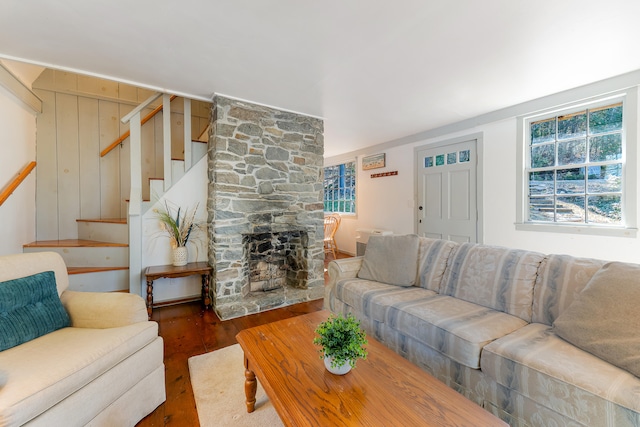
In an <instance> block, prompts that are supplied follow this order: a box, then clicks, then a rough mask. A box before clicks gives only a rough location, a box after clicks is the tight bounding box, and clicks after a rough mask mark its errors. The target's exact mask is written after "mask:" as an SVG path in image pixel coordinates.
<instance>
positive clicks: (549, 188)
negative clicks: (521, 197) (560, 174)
mask: <svg viewBox="0 0 640 427" xmlns="http://www.w3.org/2000/svg"><path fill="white" fill-rule="evenodd" d="M553 175H554V173H553V171H544V172H530V173H529V194H531V195H536V194H553V193H554V182H553Z"/></svg>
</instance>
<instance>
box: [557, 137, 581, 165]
mask: <svg viewBox="0 0 640 427" xmlns="http://www.w3.org/2000/svg"><path fill="white" fill-rule="evenodd" d="M586 159H587V140H586V139H573V140H570V141H562V142H558V165H572V164H576V163H584V162H585V161H586Z"/></svg>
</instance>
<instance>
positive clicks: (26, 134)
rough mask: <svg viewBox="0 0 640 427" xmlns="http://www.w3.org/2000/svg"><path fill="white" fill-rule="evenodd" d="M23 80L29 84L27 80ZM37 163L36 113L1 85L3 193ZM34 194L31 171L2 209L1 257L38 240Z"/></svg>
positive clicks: (0, 181) (0, 173)
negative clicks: (28, 166)
mask: <svg viewBox="0 0 640 427" xmlns="http://www.w3.org/2000/svg"><path fill="white" fill-rule="evenodd" d="M7 68H9V67H8V66H7ZM14 74H17V73H15V72H14ZM16 76H17V77H19V78H20V76H19V75H16ZM20 80H22V81H23V82H24V81H25V80H27V83H29V84H30V82H28V80H29V79H28V78H26V79H23V78H20ZM29 87H30V86H29ZM35 159H36V113H35V112H34V111H33V110H31V109H30V108H29V107H27V106H26V105H25V104H24V103H23V102H22V101H20V100H18V99H17V98H16V97H15V96H14V95H13V94H11V93H10V92H9V91H7V90H6V89H5V88H4V87H3V86H2V85H0V190H2V189H4V188H6V187H7V186H8V185H9V183H10V182H11V181H13V179H14V178H15V177H16V176H17V175H18V174H19V173H20V172H21V171H22V169H24V167H25V166H27V165H28V164H29V163H30V162H32V161H34V160H35ZM35 193H36V185H35V171H32V172H31V174H30V175H29V176H28V177H27V178H26V180H25V181H24V182H23V183H22V184H21V185H20V186H19V187H18V188H17V189H16V191H15V192H14V193H13V194H12V195H11V196H10V197H9V198H8V199H7V201H6V202H5V203H4V204H3V205H2V206H0V224H2V225H1V226H0V242H1V243H0V255H7V254H14V253H20V252H22V245H24V244H25V243H30V242H33V241H34V240H35V236H36V232H35V227H36V224H35V215H36V211H35V197H36V196H35Z"/></svg>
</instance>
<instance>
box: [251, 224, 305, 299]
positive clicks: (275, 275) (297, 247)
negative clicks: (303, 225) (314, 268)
mask: <svg viewBox="0 0 640 427" xmlns="http://www.w3.org/2000/svg"><path fill="white" fill-rule="evenodd" d="M307 240H308V239H307V236H306V232H304V231H301V230H289V231H281V232H269V233H252V234H243V241H244V247H245V251H246V257H245V259H246V261H247V267H248V274H247V276H248V282H249V283H248V284H249V286H248V287H247V291H248V292H251V293H254V292H269V291H274V290H276V289H281V288H283V287H286V286H290V287H293V288H301V289H306V287H307V278H308V273H307V268H306V264H307V261H306V250H307V249H306V244H307Z"/></svg>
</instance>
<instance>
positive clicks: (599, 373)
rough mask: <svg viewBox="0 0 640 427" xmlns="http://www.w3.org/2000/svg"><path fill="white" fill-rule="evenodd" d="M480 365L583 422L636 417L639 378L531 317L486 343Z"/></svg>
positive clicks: (498, 378)
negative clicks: (572, 342)
mask: <svg viewBox="0 0 640 427" xmlns="http://www.w3.org/2000/svg"><path fill="white" fill-rule="evenodd" d="M481 365H482V371H483V372H484V373H485V374H487V375H489V376H490V377H491V378H493V379H494V380H495V381H496V382H498V383H499V384H501V385H503V386H505V387H508V388H511V389H515V390H518V392H519V393H520V394H522V395H524V396H525V397H527V398H529V399H531V400H533V401H535V402H537V403H539V404H541V405H543V406H546V407H548V408H550V409H552V410H554V411H556V412H558V413H560V414H562V415H565V416H567V417H570V418H572V419H574V420H578V421H580V422H582V423H584V424H585V425H593V426H595V425H616V422H613V424H612V421H611V420H616V419H618V420H621V419H628V417H633V416H635V417H636V419H637V412H638V411H640V379H638V378H637V377H635V376H633V375H632V374H630V373H628V372H626V371H624V370H622V369H620V368H617V367H615V366H613V365H611V364H609V363H607V362H605V361H604V360H602V359H599V358H597V357H596V356H593V355H592V354H590V353H587V352H585V351H583V350H580V349H579V348H578V347H575V346H574V345H572V344H570V343H568V342H566V341H564V340H563V339H561V338H560V337H558V336H557V335H555V334H554V333H553V330H552V328H551V327H550V326H548V325H544V324H540V323H532V324H530V325H527V326H525V327H524V328H521V329H519V330H517V331H515V332H514V333H512V334H509V335H507V336H505V337H503V338H501V339H499V340H496V341H494V342H493V343H491V344H489V345H487V346H486V347H485V348H484V350H483V352H482V363H481ZM612 402H613V403H612ZM629 410H632V411H636V414H635V415H633V413H632V412H631V411H629ZM626 424H630V423H629V422H628V420H627V422H625V423H622V422H621V423H620V425H626ZM631 424H633V423H631Z"/></svg>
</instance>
